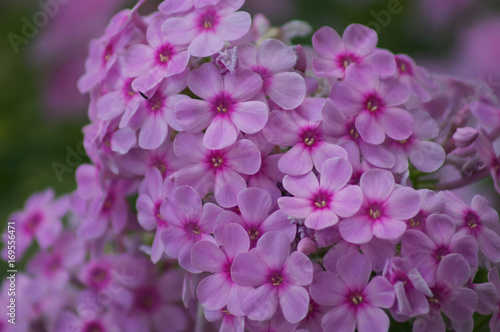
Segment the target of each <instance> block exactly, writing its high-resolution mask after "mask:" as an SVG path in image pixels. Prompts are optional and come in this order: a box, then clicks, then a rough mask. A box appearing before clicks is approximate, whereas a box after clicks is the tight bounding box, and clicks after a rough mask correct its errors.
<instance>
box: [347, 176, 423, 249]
mask: <svg viewBox="0 0 500 332" xmlns="http://www.w3.org/2000/svg"><path fill="white" fill-rule="evenodd" d="M359 186H360V187H361V189H362V190H363V195H364V200H363V204H362V206H361V209H360V210H359V212H358V213H357V214H355V215H354V216H353V217H350V218H347V219H345V220H343V221H342V222H341V223H340V226H339V230H340V235H342V237H343V238H344V239H345V240H346V241H348V242H351V243H355V244H363V243H368V242H370V240H371V239H372V238H373V236H375V237H378V238H380V239H387V240H397V239H399V238H400V237H401V236H402V235H403V234H404V232H405V230H406V223H405V222H404V221H403V220H407V219H410V218H412V217H414V216H415V215H416V214H417V212H418V211H419V209H420V196H419V195H418V194H417V192H416V191H415V190H414V189H412V188H409V187H395V185H394V177H393V175H392V174H391V173H390V172H388V171H385V170H381V169H373V170H369V171H366V172H365V173H363V175H361V178H360V181H359Z"/></svg>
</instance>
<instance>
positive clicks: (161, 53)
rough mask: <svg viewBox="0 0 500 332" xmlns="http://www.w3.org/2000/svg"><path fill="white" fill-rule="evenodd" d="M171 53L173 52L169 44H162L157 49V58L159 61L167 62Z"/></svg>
mask: <svg viewBox="0 0 500 332" xmlns="http://www.w3.org/2000/svg"><path fill="white" fill-rule="evenodd" d="M173 54H174V49H173V48H172V46H170V45H169V44H166V45H163V46H162V47H161V48H160V49H159V50H158V58H159V59H160V62H161V63H167V62H168V60H170V58H171V57H172V55H173Z"/></svg>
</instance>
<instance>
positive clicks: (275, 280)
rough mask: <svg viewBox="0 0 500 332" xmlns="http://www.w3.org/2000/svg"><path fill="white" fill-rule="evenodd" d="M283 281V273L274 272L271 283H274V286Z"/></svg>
mask: <svg viewBox="0 0 500 332" xmlns="http://www.w3.org/2000/svg"><path fill="white" fill-rule="evenodd" d="M282 283H283V276H282V275H281V273H274V274H273V275H272V276H271V284H273V286H279V285H281V284H282Z"/></svg>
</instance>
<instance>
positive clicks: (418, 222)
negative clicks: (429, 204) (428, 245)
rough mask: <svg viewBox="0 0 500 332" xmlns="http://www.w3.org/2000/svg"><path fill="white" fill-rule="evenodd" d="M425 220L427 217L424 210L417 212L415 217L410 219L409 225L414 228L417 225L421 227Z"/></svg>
mask: <svg viewBox="0 0 500 332" xmlns="http://www.w3.org/2000/svg"><path fill="white" fill-rule="evenodd" d="M424 221H425V217H424V215H423V213H422V211H420V212H419V213H417V215H416V216H415V217H413V218H411V219H410V220H408V225H409V226H410V227H412V228H417V227H420V225H422V224H423V223H424Z"/></svg>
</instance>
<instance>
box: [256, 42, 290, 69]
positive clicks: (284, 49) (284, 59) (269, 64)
mask: <svg viewBox="0 0 500 332" xmlns="http://www.w3.org/2000/svg"><path fill="white" fill-rule="evenodd" d="M257 62H258V63H259V64H260V65H261V66H265V67H266V68H268V69H269V70H270V71H271V72H272V73H282V72H285V71H289V70H290V69H292V68H293V66H295V63H296V62H297V56H296V55H295V53H294V52H293V50H292V49H291V48H290V47H289V46H287V45H285V44H284V43H283V42H281V41H279V40H277V39H266V40H264V41H263V42H262V44H260V46H259V51H258V53H257Z"/></svg>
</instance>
